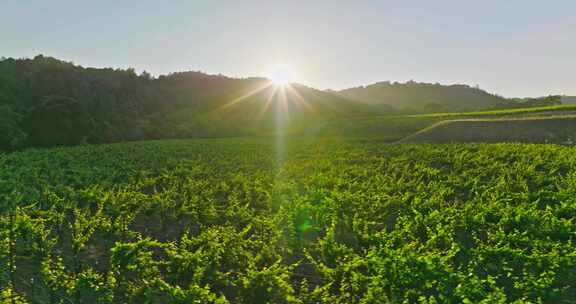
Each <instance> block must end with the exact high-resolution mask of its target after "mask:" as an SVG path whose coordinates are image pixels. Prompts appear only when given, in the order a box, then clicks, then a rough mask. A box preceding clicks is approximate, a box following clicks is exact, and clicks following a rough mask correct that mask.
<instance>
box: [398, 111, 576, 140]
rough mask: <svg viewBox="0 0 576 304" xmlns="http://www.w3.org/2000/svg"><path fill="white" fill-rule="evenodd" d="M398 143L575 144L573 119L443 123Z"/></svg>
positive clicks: (554, 118) (456, 121)
mask: <svg viewBox="0 0 576 304" xmlns="http://www.w3.org/2000/svg"><path fill="white" fill-rule="evenodd" d="M401 142H403V143H419V142H428V143H463V142H464V143H466V142H476V143H501V142H523V143H557V144H566V143H568V144H573V143H575V142H576V116H559V117H533V118H520V119H465V120H446V121H442V122H439V123H437V124H434V125H432V126H430V127H428V128H425V129H424V130H422V131H420V132H417V133H415V134H413V135H410V136H408V137H406V138H405V139H403V140H402V141H401Z"/></svg>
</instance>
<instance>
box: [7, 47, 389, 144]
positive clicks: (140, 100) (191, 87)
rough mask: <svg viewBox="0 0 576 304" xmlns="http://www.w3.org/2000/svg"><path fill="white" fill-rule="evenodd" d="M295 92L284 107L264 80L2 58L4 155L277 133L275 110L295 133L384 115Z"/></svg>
mask: <svg viewBox="0 0 576 304" xmlns="http://www.w3.org/2000/svg"><path fill="white" fill-rule="evenodd" d="M291 90H292V91H293V92H288V93H290V94H286V95H287V96H288V97H287V98H286V100H285V101H283V102H281V103H280V102H276V101H277V100H278V99H280V98H279V94H280V93H281V92H278V90H275V89H274V87H273V86H271V85H270V83H269V80H267V79H263V78H247V79H234V78H229V77H224V76H221V75H207V74H204V73H200V72H182V73H173V74H170V75H166V76H160V77H158V78H154V77H151V76H150V75H149V74H147V73H142V74H136V73H135V71H134V70H133V69H128V70H121V69H110V68H105V69H96V68H83V67H81V66H77V65H74V64H72V63H69V62H64V61H60V60H57V59H54V58H51V57H45V56H36V57H35V58H33V59H3V60H1V61H0V150H11V149H17V148H23V147H47V146H55V145H74V144H79V143H104V142H117V141H127V140H140V139H154V138H175V137H212V136H240V135H254V134H266V133H268V132H273V131H274V127H275V124H274V123H272V120H273V118H274V117H275V116H274V115H275V113H276V112H277V111H276V110H277V109H278V108H277V107H282V109H281V110H282V111H284V112H286V113H287V114H286V115H285V116H286V117H285V120H286V122H287V125H288V124H289V125H290V127H294V128H296V127H299V128H305V127H307V128H312V127H313V126H311V125H310V124H313V123H319V121H322V120H323V119H328V118H333V117H338V116H347V115H366V114H368V113H380V112H379V111H380V110H378V109H380V108H381V107H378V109H375V107H373V106H366V105H362V104H359V103H356V102H352V101H350V100H347V99H345V98H342V97H339V96H337V95H334V94H330V93H327V92H322V91H319V90H315V89H312V88H308V87H305V86H301V85H294V86H292V89H291ZM271 100H272V101H271ZM303 100H304V101H305V102H303ZM384 109H385V108H384Z"/></svg>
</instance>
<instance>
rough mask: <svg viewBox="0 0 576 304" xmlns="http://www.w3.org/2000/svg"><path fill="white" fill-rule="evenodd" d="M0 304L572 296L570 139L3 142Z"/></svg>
mask: <svg viewBox="0 0 576 304" xmlns="http://www.w3.org/2000/svg"><path fill="white" fill-rule="evenodd" d="M0 200H1V202H2V203H1V204H0V302H1V303H302V304H304V303H363V304H368V303H510V302H515V303H574V302H576V148H574V147H569V146H559V145H530V144H460V145H459V144H451V145H410V144H408V145H387V144H383V143H378V142H375V141H367V140H366V141H363V140H338V139H335V138H333V139H325V140H305V139H299V140H296V139H294V140H291V141H288V142H286V143H285V145H281V146H279V145H278V144H277V143H275V142H274V141H268V140H266V139H209V140H172V141H148V142H133V143H121V144H109V145H97V146H91V145H85V146H79V147H73V148H54V149H47V150H26V151H22V152H15V153H9V154H0Z"/></svg>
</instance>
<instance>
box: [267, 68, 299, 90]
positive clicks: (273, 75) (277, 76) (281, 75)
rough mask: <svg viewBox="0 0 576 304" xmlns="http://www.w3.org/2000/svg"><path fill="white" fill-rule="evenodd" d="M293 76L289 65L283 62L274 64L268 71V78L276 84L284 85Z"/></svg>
mask: <svg viewBox="0 0 576 304" xmlns="http://www.w3.org/2000/svg"><path fill="white" fill-rule="evenodd" d="M293 77H294V73H293V72H292V69H290V67H289V66H287V65H285V64H278V65H275V66H274V67H273V68H272V69H270V73H269V75H268V78H270V80H271V81H272V83H273V84H274V85H277V86H285V85H288V84H290V83H291V82H292V80H293Z"/></svg>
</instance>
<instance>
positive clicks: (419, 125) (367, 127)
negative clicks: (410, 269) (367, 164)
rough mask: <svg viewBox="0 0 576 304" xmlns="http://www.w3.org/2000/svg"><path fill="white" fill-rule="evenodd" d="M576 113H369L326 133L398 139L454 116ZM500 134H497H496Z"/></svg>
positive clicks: (560, 109)
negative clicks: (373, 114) (379, 114)
mask: <svg viewBox="0 0 576 304" xmlns="http://www.w3.org/2000/svg"><path fill="white" fill-rule="evenodd" d="M574 115H576V105H558V106H546V107H533V108H518V109H502V110H490V111H475V112H456V113H431V114H408V115H385V116H369V117H363V118H356V117H355V118H352V119H338V120H334V121H331V122H330V123H328V124H326V125H325V126H324V128H323V129H322V134H323V135H330V136H343V137H362V138H370V139H373V140H378V141H385V142H396V141H399V140H402V139H403V138H405V137H407V136H410V135H412V134H414V133H416V132H419V131H421V130H423V129H426V128H429V127H431V126H433V125H435V124H437V123H440V122H444V121H451V120H470V119H472V120H479V119H480V120H488V119H532V118H552V119H556V118H558V117H566V116H574ZM495 136H497V135H495Z"/></svg>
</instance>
